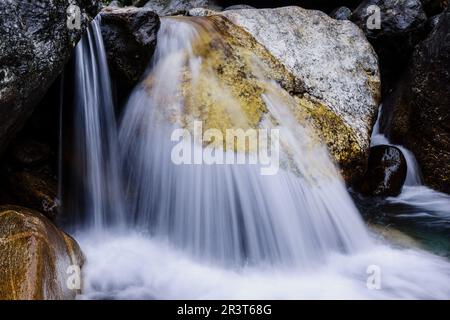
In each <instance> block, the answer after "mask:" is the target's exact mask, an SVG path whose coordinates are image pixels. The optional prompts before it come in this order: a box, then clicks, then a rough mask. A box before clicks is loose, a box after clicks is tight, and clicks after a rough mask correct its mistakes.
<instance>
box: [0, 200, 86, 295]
mask: <svg viewBox="0 0 450 320" xmlns="http://www.w3.org/2000/svg"><path fill="white" fill-rule="evenodd" d="M0 222H1V223H0V299H2V300H17V299H20V300H29V299H33V300H35V299H38V300H41V299H74V298H75V296H76V294H77V293H79V289H78V288H79V284H80V278H79V276H80V274H79V272H78V271H79V269H80V268H81V266H82V264H83V261H84V258H83V255H82V253H81V251H80V248H79V246H78V244H77V243H76V242H75V241H74V240H73V239H72V238H71V237H70V236H68V235H67V234H65V233H64V232H62V231H60V230H58V229H57V228H56V227H55V226H54V225H53V224H52V223H51V222H50V221H49V220H48V219H47V218H45V217H44V216H43V215H41V214H40V213H38V212H35V211H32V210H29V209H26V208H23V207H15V206H0ZM71 277H73V279H72V278H71ZM76 277H78V279H76Z"/></svg>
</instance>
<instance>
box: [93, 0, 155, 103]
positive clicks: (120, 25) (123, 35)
mask: <svg viewBox="0 0 450 320" xmlns="http://www.w3.org/2000/svg"><path fill="white" fill-rule="evenodd" d="M101 18H102V21H101V29H102V35H103V41H104V43H105V50H106V53H107V57H108V63H109V66H110V69H111V71H112V74H113V76H114V78H115V79H116V80H117V87H118V93H119V96H120V98H122V97H123V96H124V95H126V93H127V92H128V91H129V90H130V89H131V88H132V87H133V86H134V85H135V84H136V83H137V81H138V80H139V79H140V77H141V76H142V74H143V73H144V71H145V69H146V68H147V66H148V65H149V62H150V59H151V57H152V55H153V52H154V50H155V46H156V34H157V32H158V29H159V24H160V23H159V17H158V15H157V14H156V13H154V12H153V11H151V10H150V9H147V8H132V7H130V8H111V7H107V8H105V9H103V11H102V12H101Z"/></svg>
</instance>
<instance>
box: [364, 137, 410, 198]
mask: <svg viewBox="0 0 450 320" xmlns="http://www.w3.org/2000/svg"><path fill="white" fill-rule="evenodd" d="M405 179H406V159H405V157H404V156H403V154H402V151H401V150H400V149H398V148H397V147H394V146H388V145H378V146H375V147H372V148H371V149H370V156H369V163H368V165H367V171H366V173H365V175H364V177H363V178H362V180H361V182H360V183H359V185H358V189H359V190H360V191H361V192H362V193H363V194H365V195H370V196H382V197H388V196H398V195H399V194H400V192H401V191H402V187H403V183H404V182H405Z"/></svg>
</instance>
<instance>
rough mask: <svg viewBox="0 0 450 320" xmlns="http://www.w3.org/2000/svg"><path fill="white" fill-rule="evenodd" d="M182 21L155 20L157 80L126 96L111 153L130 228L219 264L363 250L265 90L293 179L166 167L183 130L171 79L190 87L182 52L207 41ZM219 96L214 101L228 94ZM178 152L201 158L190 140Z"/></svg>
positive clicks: (339, 189)
mask: <svg viewBox="0 0 450 320" xmlns="http://www.w3.org/2000/svg"><path fill="white" fill-rule="evenodd" d="M184 20H185V19H182V18H169V19H163V21H162V25H161V31H160V34H159V39H160V42H159V44H158V49H157V52H156V61H155V66H154V68H153V71H152V73H151V74H150V75H149V77H150V78H152V79H159V81H158V82H157V83H156V84H154V85H153V86H152V87H151V88H150V89H149V88H147V86H146V84H144V85H141V86H139V87H138V88H137V89H136V90H135V92H134V93H133V96H132V97H131V99H130V101H129V103H128V105H127V106H126V108H125V110H126V112H125V116H124V118H123V121H122V126H121V133H120V138H121V150H122V151H123V152H124V156H125V157H126V158H127V162H128V168H129V170H128V171H129V174H130V180H129V183H128V184H129V186H131V187H130V188H133V191H132V194H135V198H134V201H133V206H134V208H133V209H132V210H133V212H134V216H135V217H136V222H137V224H138V225H139V226H144V227H145V228H151V229H152V230H153V231H154V233H155V234H156V235H159V236H168V237H169V239H170V240H171V241H172V242H174V243H176V244H177V245H178V246H182V247H183V248H185V249H187V250H188V251H191V252H192V253H194V254H195V255H198V256H201V257H203V258H211V259H214V258H217V259H218V260H220V261H222V262H225V263H226V262H231V263H244V262H262V261H267V262H270V263H285V262H291V263H297V264H302V265H311V264H312V263H315V262H317V261H321V260H323V259H324V257H326V256H327V255H328V254H329V252H330V251H337V252H354V251H355V250H356V249H358V248H364V245H366V244H368V243H369V239H368V235H367V234H366V232H365V230H364V226H363V223H362V220H361V219H360V217H359V215H358V212H357V210H356V208H355V206H354V205H353V203H352V201H351V199H350V197H349V195H348V194H347V191H346V189H345V186H344V184H343V183H342V181H341V180H340V177H339V175H338V173H337V171H336V170H335V168H334V166H333V163H332V162H331V160H330V159H329V157H328V154H327V151H326V149H325V148H324V147H323V146H321V145H320V144H317V143H316V145H314V142H313V141H312V140H313V137H314V132H313V131H312V130H310V129H308V128H307V127H306V126H305V127H301V126H299V125H298V124H297V125H295V124H293V123H289V118H293V117H294V116H293V114H292V111H291V110H290V106H289V105H287V104H285V103H283V102H282V101H280V99H281V97H279V96H277V90H276V89H277V88H276V86H275V85H274V84H270V83H268V84H267V85H268V86H272V87H273V88H272V90H268V91H267V92H266V93H265V94H264V99H265V101H266V105H267V107H268V109H269V113H270V115H271V116H272V117H273V118H274V122H276V123H278V126H277V128H278V129H279V130H280V141H281V144H282V145H284V146H285V148H289V150H291V152H292V153H293V158H294V159H295V164H293V165H294V166H295V168H296V169H297V170H299V172H300V174H299V176H297V175H296V174H294V173H292V172H289V171H288V170H284V169H280V171H279V172H278V173H277V174H275V175H273V176H268V175H267V176H263V175H261V174H260V168H259V167H258V166H255V165H248V164H247V165H223V164H215V165H206V164H203V165H199V164H184V165H175V164H173V161H172V160H171V150H172V148H173V147H174V143H173V142H171V140H170V138H171V133H172V132H173V131H174V130H175V129H177V128H180V127H181V126H182V125H183V123H182V121H177V122H175V123H171V122H170V120H171V119H173V118H176V119H177V118H178V119H181V118H182V117H183V113H184V108H185V106H184V101H183V98H182V97H180V95H179V94H178V93H179V92H181V90H182V88H181V85H182V83H181V81H180V79H181V75H182V73H183V72H184V68H185V66H186V65H187V66H188V67H189V68H190V69H191V70H190V71H191V72H192V74H193V80H192V82H193V83H195V81H196V80H195V77H196V74H195V73H196V72H198V69H199V65H198V64H199V63H200V64H201V63H202V62H201V58H200V57H198V56H196V55H195V54H194V53H193V49H192V47H191V46H192V43H193V42H195V41H196V40H197V38H198V37H199V35H198V32H213V31H211V30H212V29H213V28H212V26H208V25H207V24H205V22H203V24H202V25H200V24H197V23H195V22H194V23H193V22H188V21H184ZM208 27H209V30H206V31H205V30H202V28H208ZM209 74H210V75H209V77H210V81H218V80H217V79H215V76H214V73H213V71H212V70H211V71H210V72H209ZM194 85H195V84H194ZM223 90H224V93H223V95H224V96H226V95H230V94H229V93H228V92H226V88H223ZM167 97H175V98H172V99H170V101H168V99H167ZM229 108H230V109H232V111H230V113H238V112H239V110H240V106H239V105H234V104H233V103H232V102H231V101H230V106H229ZM242 117H243V116H242ZM194 120H195V119H194ZM198 120H201V119H198ZM264 122H267V125H266V127H263V128H264V129H267V130H269V129H270V126H273V124H272V123H271V121H270V120H266V121H263V124H262V126H264ZM188 126H189V124H188ZM300 142H301V143H300ZM185 143H187V144H189V146H187V148H189V147H192V150H194V153H195V152H196V151H197V150H198V151H199V152H200V153H202V146H201V144H199V143H198V142H197V141H196V142H191V141H186V142H185ZM311 146H313V147H311ZM308 148H309V150H308ZM216 152H223V151H222V150H216ZM228 152H230V151H228ZM231 152H233V151H231ZM225 157H226V155H225ZM312 159H314V162H312V161H311V160H312ZM312 213H314V214H312Z"/></svg>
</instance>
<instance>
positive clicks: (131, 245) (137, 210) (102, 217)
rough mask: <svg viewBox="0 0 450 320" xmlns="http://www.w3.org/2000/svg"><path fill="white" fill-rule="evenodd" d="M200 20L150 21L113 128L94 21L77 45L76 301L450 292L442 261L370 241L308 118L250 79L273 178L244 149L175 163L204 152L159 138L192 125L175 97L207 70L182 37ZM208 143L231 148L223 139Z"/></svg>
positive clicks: (234, 110) (199, 31) (195, 36)
mask: <svg viewBox="0 0 450 320" xmlns="http://www.w3.org/2000/svg"><path fill="white" fill-rule="evenodd" d="M204 19H205V18H195V19H194V18H162V19H161V20H162V21H161V28H160V30H159V33H158V45H157V49H156V53H155V55H154V58H153V61H152V62H151V65H150V68H149V72H148V74H147V75H146V76H145V77H144V78H143V79H142V81H141V82H140V83H139V84H138V85H137V86H136V88H135V89H134V91H133V93H132V94H131V96H130V98H129V101H128V102H127V104H126V106H125V108H124V114H123V115H122V116H121V118H120V122H119V125H118V126H117V125H116V119H115V114H114V106H113V103H112V101H113V99H112V98H111V89H110V80H109V74H108V69H107V64H106V58H105V51H104V48H103V44H102V38H101V33H100V30H99V23H100V21H99V20H95V21H94V22H93V24H92V26H91V28H90V29H89V30H88V33H87V35H85V36H84V37H83V39H82V41H81V42H80V44H79V45H78V46H77V49H76V79H75V90H76V92H75V94H76V96H75V106H74V117H73V131H74V132H73V142H72V143H73V144H74V145H73V146H74V147H73V151H72V152H73V155H74V156H75V161H74V162H75V165H74V166H73V168H74V170H75V172H74V174H73V175H74V176H75V178H77V179H76V182H77V184H76V185H77V186H78V187H77V188H75V190H74V191H71V192H69V195H68V196H69V199H71V201H69V205H66V206H65V208H66V210H68V214H69V215H70V216H73V217H75V218H76V221H75V222H74V224H75V225H76V232H75V237H76V239H77V240H78V241H79V243H80V245H81V247H82V249H83V251H84V253H85V254H86V257H87V263H86V265H85V267H84V269H83V270H84V271H83V272H84V276H85V278H84V284H85V293H84V295H83V296H82V297H81V298H93V299H103V298H125V299H144V298H149V299H157V298H163V299H164V298H166V299H180V298H184V299H186V298H195V299H211V298H228V299H230V298H240V299H242V298H247V299H248V298H253V299H255V298H256V299H257V298H261V299H270V298H272V299H273V298H275V299H278V298H342V299H345V298H418V297H422V298H448V297H449V296H450V289H449V288H448V283H449V282H450V269H449V264H448V261H446V260H444V259H442V258H440V257H436V256H433V255H431V254H428V253H426V252H422V251H419V250H413V249H409V250H400V249H393V248H391V247H390V246H389V245H386V244H385V243H384V242H380V240H377V239H374V237H372V235H371V234H370V233H369V232H368V231H367V228H366V227H365V226H364V223H363V221H362V219H361V217H360V215H359V212H358V210H357V209H356V207H355V205H354V203H353V201H352V199H351V198H350V196H349V194H348V192H347V190H346V187H345V184H344V182H343V181H342V178H341V177H340V175H339V173H338V170H337V169H336V167H335V165H334V163H333V161H332V160H331V159H330V156H329V154H328V152H327V149H326V147H325V146H324V145H323V144H322V143H321V142H320V139H318V137H317V135H316V133H315V131H314V130H313V128H312V126H311V125H310V124H309V123H308V121H306V120H305V121H304V122H300V123H299V122H298V121H294V118H295V116H294V112H293V111H294V109H293V108H294V101H292V100H291V99H290V98H289V97H286V95H284V94H283V89H282V88H281V87H280V86H279V85H278V84H277V83H274V82H272V81H270V80H269V79H266V78H264V76H262V73H260V74H261V75H259V76H258V79H257V81H259V83H260V85H261V86H263V87H264V88H265V90H264V92H263V93H262V96H261V98H262V100H263V101H264V103H265V106H266V109H267V111H266V113H265V115H264V117H263V118H262V120H261V121H260V122H259V123H258V129H261V130H265V131H266V132H269V131H271V130H278V131H276V132H279V145H280V149H279V152H275V153H274V152H271V154H270V155H271V156H277V155H279V159H280V161H279V163H280V167H279V170H278V172H277V173H276V174H274V175H262V174H261V169H264V168H263V165H261V164H257V163H256V164H255V163H252V162H251V159H252V157H253V156H254V154H253V153H252V152H250V151H248V154H247V156H248V157H247V158H246V159H248V160H249V161H248V162H245V163H242V164H217V163H216V164H206V163H198V164H181V165H180V164H176V163H175V162H174V161H173V157H172V155H173V150H174V147H175V146H176V145H178V146H182V147H186V150H188V149H189V148H191V149H190V150H192V154H193V155H194V157H195V155H198V154H200V155H202V154H204V152H205V151H208V152H210V153H211V150H208V148H209V145H208V146H205V145H204V144H203V143H202V142H201V141H200V142H199V141H197V140H195V139H194V140H189V139H187V138H186V137H185V138H186V139H183V140H182V141H181V143H180V142H178V143H176V142H174V141H172V139H171V137H173V133H174V132H176V130H179V129H186V128H191V126H190V125H191V124H192V122H195V121H196V120H202V119H201V117H200V116H201V114H197V113H192V114H190V113H189V112H190V110H188V109H189V108H188V107H187V105H186V100H185V99H184V98H183V95H181V94H180V91H182V89H183V88H184V87H183V86H184V85H186V79H185V78H183V76H184V75H186V73H189V74H190V75H191V77H190V78H189V80H188V81H187V82H188V85H189V86H190V87H191V88H197V86H198V84H199V82H198V79H199V75H200V72H201V70H205V65H204V63H205V61H203V60H202V58H201V57H200V56H198V55H196V53H195V50H194V44H195V43H198V41H199V40H202V37H203V36H205V34H206V35H208V36H214V33H215V32H217V29H216V28H214V27H213V26H211V25H210V24H209V23H207V22H205V21H206V20H204ZM253 62H254V63H253V65H252V68H254V69H255V70H256V71H258V70H259V69H260V68H263V66H262V65H261V63H260V61H253ZM206 70H207V74H208V77H207V80H208V82H209V83H212V84H217V82H218V80H217V74H216V73H215V72H214V71H213V70H209V69H208V68H206ZM255 74H258V72H255ZM217 90H218V94H219V95H220V96H221V97H223V98H224V99H227V100H226V102H227V103H228V102H229V103H228V105H227V107H226V109H225V110H226V111H227V112H228V113H229V114H230V118H233V119H235V121H236V122H237V123H240V122H239V121H240V120H242V113H241V112H240V110H239V109H240V106H239V105H238V103H237V102H236V101H235V100H233V99H232V95H231V93H230V92H229V91H228V90H227V88H224V87H221V86H219V85H217ZM197 91H198V90H197ZM198 92H200V93H201V90H200V91H198ZM195 130H196V129H195V126H194V128H193V129H192V131H194V133H195ZM189 132H191V131H189V130H188V133H189ZM266 142H267V141H266ZM270 142H272V141H270ZM214 151H215V156H216V157H219V158H220V157H221V156H222V158H227V157H230V156H232V157H233V158H234V157H235V156H236V158H239V156H242V154H241V153H242V150H240V149H236V150H234V149H231V150H230V149H227V148H226V147H225V146H224V145H223V144H222V149H221V148H220V147H217V145H216V146H215V147H214ZM244 153H245V152H244ZM241 159H242V158H241ZM114 227H121V228H120V230H116V229H114V231H113V232H111V229H112V228H114ZM373 266H375V267H379V268H380V269H381V270H382V274H383V278H382V286H383V287H382V290H371V289H368V287H367V284H366V279H367V276H368V275H367V273H366V271H367V270H368V267H373Z"/></svg>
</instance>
